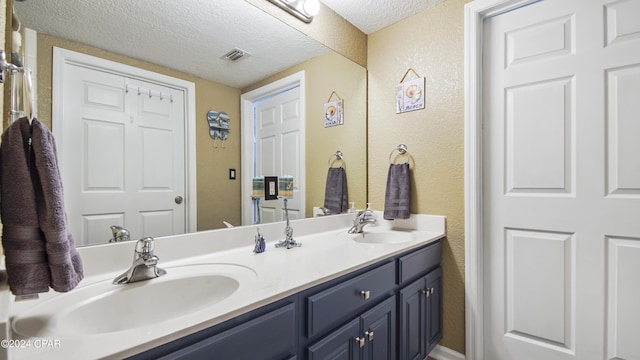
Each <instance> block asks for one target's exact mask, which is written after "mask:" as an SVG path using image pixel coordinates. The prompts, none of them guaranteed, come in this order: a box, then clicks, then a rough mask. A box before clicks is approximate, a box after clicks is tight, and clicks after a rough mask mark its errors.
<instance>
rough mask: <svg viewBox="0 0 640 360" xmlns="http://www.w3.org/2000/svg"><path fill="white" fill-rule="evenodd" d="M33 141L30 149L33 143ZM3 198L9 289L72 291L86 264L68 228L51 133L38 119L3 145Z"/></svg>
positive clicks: (15, 128)
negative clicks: (83, 263) (83, 262)
mask: <svg viewBox="0 0 640 360" xmlns="http://www.w3.org/2000/svg"><path fill="white" fill-rule="evenodd" d="M30 138H31V146H29V139H30ZM0 196H1V197H2V206H1V215H2V222H3V229H2V245H3V247H4V251H5V263H6V268H7V275H8V282H9V288H10V289H11V292H13V293H14V294H15V295H29V294H36V293H40V292H46V291H48V290H49V287H51V288H53V289H54V290H55V291H60V292H66V291H69V290H72V289H73V288H74V287H76V285H77V284H78V283H79V282H80V280H82V278H83V270H82V262H81V259H80V255H79V254H78V252H77V251H76V249H75V244H74V241H73V237H72V235H71V234H70V233H69V231H68V229H67V224H66V214H65V211H64V200H63V193H62V181H61V178H60V173H59V170H58V163H57V155H56V148H55V142H54V139H53V135H52V134H51V132H50V131H49V130H48V129H47V128H46V127H45V126H44V125H42V124H41V123H40V122H39V121H38V120H37V119H33V124H32V126H31V127H30V126H29V121H28V119H26V118H21V119H19V120H17V121H16V122H14V123H13V124H12V125H11V126H10V127H9V128H7V130H6V131H5V132H4V133H3V135H2V143H1V144H0Z"/></svg>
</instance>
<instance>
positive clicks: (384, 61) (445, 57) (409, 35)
mask: <svg viewBox="0 0 640 360" xmlns="http://www.w3.org/2000/svg"><path fill="white" fill-rule="evenodd" d="M466 2H467V1H466V0H448V1H446V2H445V3H443V4H440V5H438V6H436V7H435V8H432V9H429V10H426V11H424V12H422V13H419V14H417V15H414V16H412V17H410V18H407V19H405V20H403V21H401V22H399V23H396V24H394V25H392V26H390V27H387V28H385V29H383V30H380V31H378V32H376V33H374V34H371V35H369V38H368V42H369V43H368V57H367V64H368V71H369V99H368V100H369V111H368V114H369V130H368V132H369V136H368V137H369V147H368V150H369V201H370V202H371V205H372V207H373V209H374V210H382V209H383V207H384V193H385V185H386V177H387V170H388V164H389V153H390V152H391V151H392V150H393V149H394V148H395V147H396V146H397V145H398V144H400V143H403V144H406V145H407V147H408V150H409V153H410V154H411V155H412V156H413V159H414V160H415V167H414V168H413V171H412V174H413V179H412V182H411V194H412V196H411V212H412V213H424V214H440V215H445V216H447V234H448V236H447V239H446V240H445V241H444V244H443V245H444V246H443V253H442V256H443V263H442V264H443V274H444V281H443V286H444V330H443V333H444V337H443V339H442V342H441V344H442V345H443V346H446V347H448V348H450V349H452V350H455V351H458V352H461V353H464V342H465V332H464V329H465V328H464V304H465V303H464V298H465V294H464V155H463V145H464V71H463V58H464V56H463V50H464V49H463V46H464V33H463V28H464V24H463V14H464V13H463V6H464V4H465V3H466ZM409 67H411V68H413V69H415V70H416V71H417V72H418V73H419V74H420V75H421V76H424V77H426V109H424V110H417V111H413V112H409V113H403V114H396V113H395V104H394V100H395V89H396V85H397V84H398V83H399V82H400V79H401V78H402V76H403V75H404V73H405V71H406V70H407V69H408V68H409ZM408 79H410V77H408Z"/></svg>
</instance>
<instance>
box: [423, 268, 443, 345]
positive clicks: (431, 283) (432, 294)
mask: <svg viewBox="0 0 640 360" xmlns="http://www.w3.org/2000/svg"><path fill="white" fill-rule="evenodd" d="M426 281H427V289H428V290H429V297H428V298H427V339H428V340H427V354H428V353H430V352H431V350H433V348H434V347H435V346H436V344H437V343H438V341H440V339H441V338H442V268H437V269H435V270H433V271H432V272H430V273H429V274H427V276H426Z"/></svg>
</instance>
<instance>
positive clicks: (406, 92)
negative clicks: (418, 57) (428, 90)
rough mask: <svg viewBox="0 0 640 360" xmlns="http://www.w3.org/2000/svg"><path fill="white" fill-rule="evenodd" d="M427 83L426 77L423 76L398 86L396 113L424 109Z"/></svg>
mask: <svg viewBox="0 0 640 360" xmlns="http://www.w3.org/2000/svg"><path fill="white" fill-rule="evenodd" d="M425 84H426V80H425V78H424V77H421V78H418V79H415V80H409V81H405V82H401V83H400V84H398V86H396V114H400V113H404V112H408V111H413V110H421V109H424V107H425Z"/></svg>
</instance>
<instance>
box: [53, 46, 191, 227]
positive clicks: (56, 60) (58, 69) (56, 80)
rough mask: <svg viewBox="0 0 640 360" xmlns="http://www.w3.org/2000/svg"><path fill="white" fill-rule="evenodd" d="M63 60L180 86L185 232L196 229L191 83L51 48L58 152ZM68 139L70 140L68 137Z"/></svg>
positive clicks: (59, 149)
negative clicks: (182, 111)
mask: <svg viewBox="0 0 640 360" xmlns="http://www.w3.org/2000/svg"><path fill="white" fill-rule="evenodd" d="M65 64H74V65H78V66H84V67H86V68H90V69H95V70H99V71H104V72H108V73H112V74H117V75H122V76H127V77H131V78H135V79H139V80H143V81H147V82H152V83H156V84H159V85H163V86H167V87H172V88H175V89H178V90H182V91H183V92H184V95H185V99H184V100H185V101H184V103H185V112H186V113H185V120H186V121H185V164H186V167H187V168H186V172H185V186H186V189H185V190H186V201H185V206H186V208H185V215H186V228H187V232H195V231H197V192H196V100H195V98H196V97H195V91H196V89H195V84H194V83H193V82H190V81H186V80H183V79H178V78H174V77H171V76H167V75H163V74H158V73H155V72H152V71H148V70H144V69H140V68H136V67H133V66H129V65H125V64H121V63H118V62H114V61H110V60H106V59H102V58H98V57H95V56H91V55H87V54H82V53H78V52H75V51H71V50H67V49H61V48H57V47H54V48H53V74H52V77H53V79H52V80H53V81H52V93H51V96H52V98H51V103H52V104H51V107H52V109H51V122H52V132H53V135H54V136H55V138H56V145H57V147H58V153H62V150H61V149H62V147H64V138H63V134H62V133H61V132H60V131H61V126H60V124H61V121H62V110H63V108H62V99H61V98H60V94H62V87H63V82H62V81H63V69H64V65H65ZM69 141H72V140H69ZM60 161H64V159H60Z"/></svg>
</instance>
